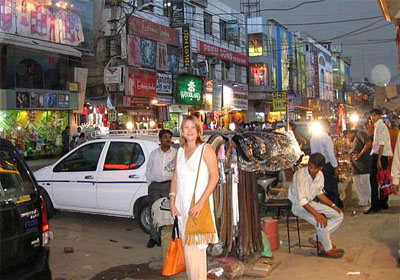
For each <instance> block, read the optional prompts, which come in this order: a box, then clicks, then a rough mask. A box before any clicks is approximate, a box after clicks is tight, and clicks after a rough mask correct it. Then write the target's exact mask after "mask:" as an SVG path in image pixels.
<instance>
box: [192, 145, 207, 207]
mask: <svg viewBox="0 0 400 280" xmlns="http://www.w3.org/2000/svg"><path fill="white" fill-rule="evenodd" d="M205 146H206V144H203V147H202V148H201V154H200V160H199V167H198V168H197V175H196V183H195V184H194V192H193V197H192V203H193V204H194V202H195V195H196V188H197V181H198V180H199V173H200V166H201V160H202V158H203V151H204V147H205Z"/></svg>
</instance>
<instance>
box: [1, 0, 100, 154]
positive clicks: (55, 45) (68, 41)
mask: <svg viewBox="0 0 400 280" xmlns="http://www.w3.org/2000/svg"><path fill="white" fill-rule="evenodd" d="M98 4H99V3H96V1H91V0H89V1H79V0H66V1H54V0H41V1H34V0H4V1H0V50H1V51H0V60H1V67H0V136H3V137H6V138H9V139H11V140H12V141H13V142H14V143H15V144H16V145H17V147H18V149H19V150H21V152H23V153H24V154H25V155H26V156H39V155H46V154H54V153H58V152H60V151H61V131H62V130H63V129H64V128H65V127H66V126H67V125H68V124H70V120H71V119H74V118H72V113H73V110H77V109H79V107H80V106H79V103H80V102H82V101H83V99H84V94H85V88H86V77H87V70H86V69H85V68H82V66H81V57H82V55H84V54H85V53H87V50H88V49H90V46H91V44H92V42H93V37H92V31H93V28H94V25H93V19H94V16H93V15H94V11H95V9H96V8H97V7H98Z"/></svg>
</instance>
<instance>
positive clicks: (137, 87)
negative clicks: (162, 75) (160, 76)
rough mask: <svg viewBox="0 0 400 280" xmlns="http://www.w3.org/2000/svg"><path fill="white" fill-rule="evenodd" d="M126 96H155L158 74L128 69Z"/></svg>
mask: <svg viewBox="0 0 400 280" xmlns="http://www.w3.org/2000/svg"><path fill="white" fill-rule="evenodd" d="M127 72H128V74H127V75H128V77H127V79H126V83H127V85H126V86H125V88H126V92H125V95H142V96H155V95H156V84H157V76H156V72H152V71H146V70H143V69H134V68H129V69H128V71H127Z"/></svg>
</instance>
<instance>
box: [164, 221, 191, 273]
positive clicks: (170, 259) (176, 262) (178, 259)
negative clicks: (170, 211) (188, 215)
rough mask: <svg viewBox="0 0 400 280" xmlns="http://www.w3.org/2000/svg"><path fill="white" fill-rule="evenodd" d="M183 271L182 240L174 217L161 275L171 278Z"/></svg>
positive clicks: (184, 268) (184, 267)
mask: <svg viewBox="0 0 400 280" xmlns="http://www.w3.org/2000/svg"><path fill="white" fill-rule="evenodd" d="M184 271H186V265H185V255H184V253H183V243H182V239H181V238H180V237H179V229H178V218H177V217H175V220H174V228H173V229H172V238H171V240H170V241H169V245H168V251H167V255H166V259H165V263H164V267H163V270H162V275H163V276H172V275H176V274H179V273H181V272H184Z"/></svg>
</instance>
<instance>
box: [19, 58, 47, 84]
mask: <svg viewBox="0 0 400 280" xmlns="http://www.w3.org/2000/svg"><path fill="white" fill-rule="evenodd" d="M15 76H16V87H18V88H43V69H42V67H41V66H40V64H39V63H37V62H36V61H34V60H33V59H24V60H22V61H21V62H20V63H19V64H18V65H17V71H16V73H15Z"/></svg>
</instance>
